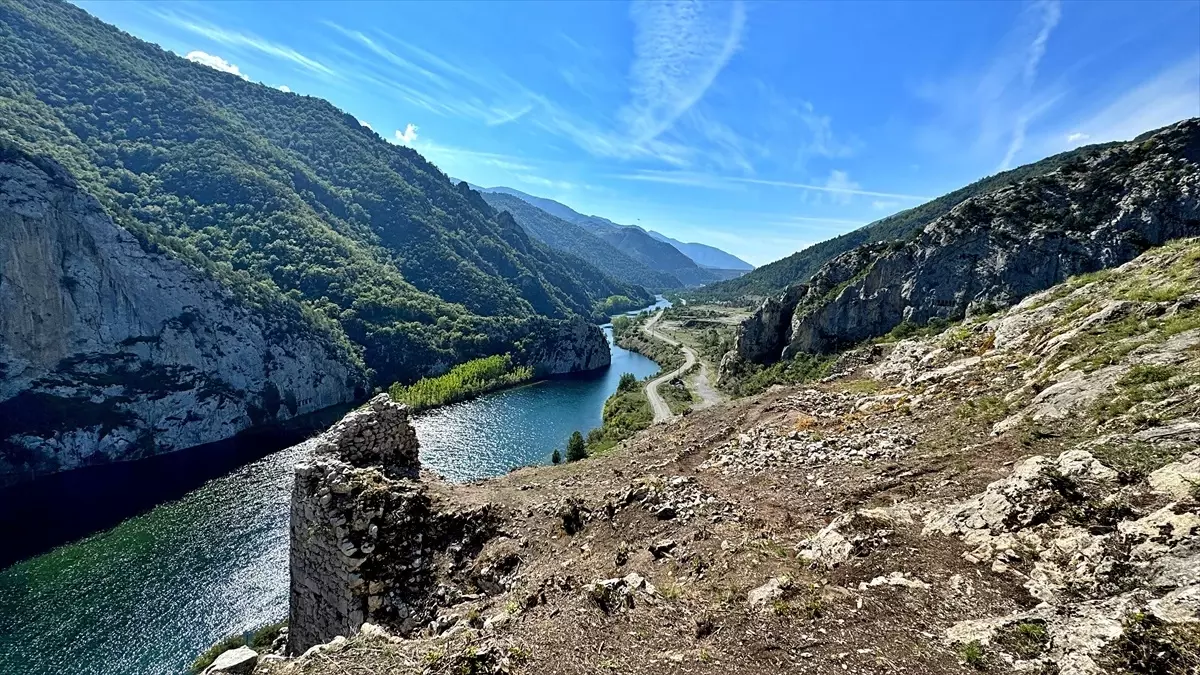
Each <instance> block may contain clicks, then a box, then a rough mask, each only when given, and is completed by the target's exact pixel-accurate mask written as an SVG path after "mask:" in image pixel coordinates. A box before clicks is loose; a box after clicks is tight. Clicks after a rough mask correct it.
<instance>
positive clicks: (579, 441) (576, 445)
mask: <svg viewBox="0 0 1200 675" xmlns="http://www.w3.org/2000/svg"><path fill="white" fill-rule="evenodd" d="M587 456H588V454H587V446H586V445H584V442H583V434H581V433H579V432H578V431H576V432H574V433H573V434H571V439H570V440H569V441H567V461H568V462H576V461H579V460H581V459H586V458H587Z"/></svg>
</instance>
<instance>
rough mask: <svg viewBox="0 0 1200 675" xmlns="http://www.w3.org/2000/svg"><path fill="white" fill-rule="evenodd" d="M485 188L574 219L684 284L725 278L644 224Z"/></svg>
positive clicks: (616, 246) (623, 251)
mask: <svg viewBox="0 0 1200 675" xmlns="http://www.w3.org/2000/svg"><path fill="white" fill-rule="evenodd" d="M481 191H482V192H498V193H501V194H507V195H512V196H514V197H517V198H519V199H522V200H524V201H526V202H528V203H530V204H532V205H534V206H536V207H538V208H539V209H541V210H543V211H545V212H546V213H549V214H550V215H552V216H555V217H557V218H561V219H562V220H565V221H567V222H568V223H574V224H575V225H578V226H579V227H582V228H583V229H584V230H586V231H588V232H590V233H591V234H593V235H595V236H597V237H599V238H600V239H603V240H604V241H606V242H608V243H609V244H610V245H612V246H614V247H615V248H617V249H618V250H620V251H621V252H622V253H624V254H625V255H627V256H629V257H630V258H632V259H634V260H636V261H637V262H639V263H641V264H643V265H645V266H646V267H649V268H650V269H652V270H655V271H657V272H664V273H666V274H670V275H672V276H674V277H675V278H676V279H678V280H679V281H680V282H681V283H682V284H683V285H684V286H701V285H704V284H709V283H713V282H715V281H718V280H719V279H720V278H721V277H720V276H719V275H715V274H712V273H710V272H708V271H707V270H705V269H704V268H703V267H701V266H699V265H697V264H696V263H695V262H694V261H693V260H692V259H691V258H689V257H687V255H685V254H683V253H682V252H680V251H679V250H678V249H676V248H675V247H674V246H672V245H671V244H668V243H667V242H664V241H659V240H658V239H655V238H654V237H651V236H650V235H649V234H648V233H647V232H646V231H645V230H643V229H642V228H640V227H635V226H633V225H620V224H617V223H614V222H613V221H611V220H608V219H607V218H601V217H600V216H585V215H583V214H581V213H579V212H577V211H575V210H574V209H572V208H571V207H569V206H566V205H565V204H560V203H559V202H556V201H554V200H553V199H546V198H544V197H535V196H533V195H530V194H526V193H524V192H521V191H520V190H514V189H512V188H507V187H492V188H481Z"/></svg>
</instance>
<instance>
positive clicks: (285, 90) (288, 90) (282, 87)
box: [275, 84, 292, 94]
mask: <svg viewBox="0 0 1200 675" xmlns="http://www.w3.org/2000/svg"><path fill="white" fill-rule="evenodd" d="M275 88H276V89H278V90H279V91H282V92H283V93H285V94H290V93H292V88H291V87H289V86H287V85H286V84H281V85H279V86H278V87H275Z"/></svg>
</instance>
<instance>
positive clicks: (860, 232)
mask: <svg viewBox="0 0 1200 675" xmlns="http://www.w3.org/2000/svg"><path fill="white" fill-rule="evenodd" d="M1139 140H1140V139H1139ZM1116 145H1119V143H1101V144H1097V145H1087V146H1083V147H1081V148H1076V149H1074V150H1070V151H1068V152H1064V153H1060V154H1057V155H1053V156H1051V157H1047V158H1045V159H1043V160H1040V161H1037V162H1034V163H1032V164H1026V165H1024V166H1019V167H1017V168H1015V169H1011V170H1009V171H1001V172H1000V173H998V174H996V175H994V176H988V177H987V178H984V179H982V180H978V181H975V182H974V183H971V184H970V185H967V186H964V187H961V188H959V189H957V190H955V191H953V192H950V193H947V194H944V195H942V196H941V197H938V198H937V199H934V200H931V201H928V202H926V203H924V204H921V205H920V206H916V207H914V208H911V209H906V210H904V211H901V212H899V213H896V214H893V215H890V216H887V217H886V218H880V219H879V220H877V221H875V222H873V223H870V224H869V225H866V226H864V227H860V228H858V229H857V230H853V231H851V232H847V233H846V234H843V235H839V236H837V237H834V238H832V239H828V240H826V241H822V242H820V243H817V244H813V245H812V246H809V247H808V248H806V249H804V250H803V251H798V252H796V253H793V254H792V255H789V256H787V257H786V258H783V259H781V260H776V261H775V262H773V263H770V264H768V265H763V266H762V267H760V268H758V269H756V270H754V271H753V272H750V273H748V274H746V275H745V276H743V277H740V278H738V279H735V280H731V281H726V282H724V283H719V284H713V285H712V286H708V287H705V288H704V290H703V291H701V292H696V293H695V299H697V300H735V301H736V300H742V299H745V298H760V299H761V298H767V297H771V296H774V295H778V294H780V293H782V292H783V291H784V289H786V288H787V287H788V286H791V285H793V284H799V283H804V282H806V281H808V280H809V278H810V277H812V275H814V274H816V273H817V271H818V270H820V269H821V266H822V265H824V264H825V263H827V262H829V261H830V260H831V259H833V258H835V257H837V256H839V255H841V254H843V253H846V252H847V251H850V250H851V249H854V248H856V247H858V246H862V245H864V244H870V243H875V242H886V241H894V240H898V239H899V240H902V239H907V238H909V237H911V236H913V235H914V234H916V233H918V232H920V231H921V229H922V228H924V227H925V226H926V225H928V224H929V223H931V222H933V221H934V220H936V219H937V218H939V217H941V216H944V215H946V214H947V213H949V212H950V210H951V209H953V208H954V207H955V206H958V205H959V204H961V203H962V202H964V201H966V200H967V199H970V198H971V197H974V196H976V195H980V194H984V193H987V192H992V191H994V190H999V189H1002V188H1005V187H1008V186H1009V185H1013V184H1014V183H1018V182H1020V181H1023V180H1026V179H1029V178H1033V177H1036V176H1041V175H1044V174H1047V173H1050V172H1052V171H1055V170H1057V169H1059V168H1061V167H1063V166H1066V165H1069V164H1077V163H1078V162H1081V161H1084V160H1086V159H1088V158H1090V157H1094V156H1096V155H1099V154H1100V153H1101V152H1103V151H1104V150H1107V149H1108V148H1111V147H1114V146H1116Z"/></svg>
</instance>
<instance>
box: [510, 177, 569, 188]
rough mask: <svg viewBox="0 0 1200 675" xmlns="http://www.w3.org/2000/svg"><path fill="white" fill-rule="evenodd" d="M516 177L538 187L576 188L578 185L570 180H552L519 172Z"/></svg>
mask: <svg viewBox="0 0 1200 675" xmlns="http://www.w3.org/2000/svg"><path fill="white" fill-rule="evenodd" d="M516 178H517V180H519V181H521V182H522V183H526V184H528V185H536V186H538V187H543V188H551V189H555V190H574V189H575V187H576V185H575V184H574V183H571V182H569V181H565V180H551V179H549V178H542V177H541V176H534V175H532V174H517V176H516Z"/></svg>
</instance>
